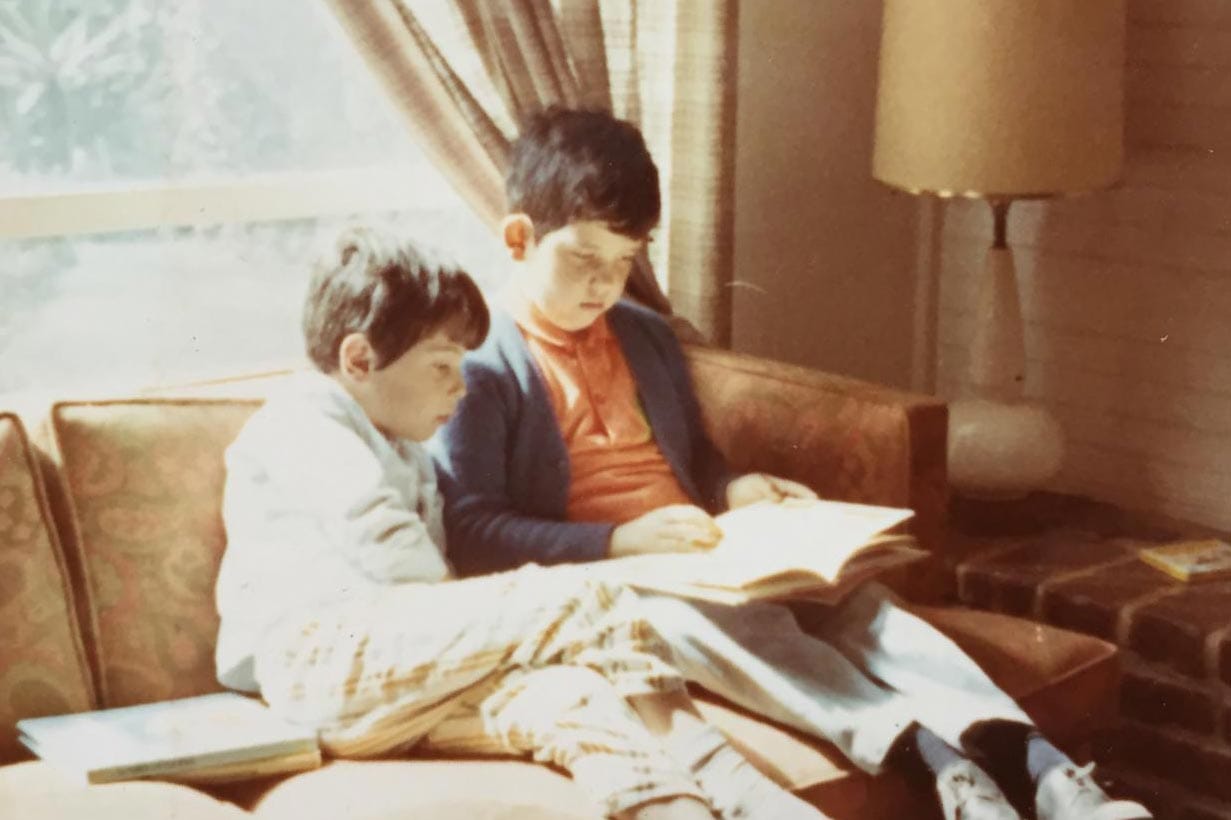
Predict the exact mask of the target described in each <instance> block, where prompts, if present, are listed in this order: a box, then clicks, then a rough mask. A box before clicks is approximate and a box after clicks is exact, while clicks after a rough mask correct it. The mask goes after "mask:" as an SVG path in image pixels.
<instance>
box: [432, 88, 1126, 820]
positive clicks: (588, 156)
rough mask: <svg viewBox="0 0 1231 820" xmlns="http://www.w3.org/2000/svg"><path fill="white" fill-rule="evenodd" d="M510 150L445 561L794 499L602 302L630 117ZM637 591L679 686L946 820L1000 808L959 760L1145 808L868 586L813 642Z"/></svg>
mask: <svg viewBox="0 0 1231 820" xmlns="http://www.w3.org/2000/svg"><path fill="white" fill-rule="evenodd" d="M511 162H512V164H511V169H510V171H509V175H508V181H507V189H508V190H507V193H508V212H509V214H508V216H507V217H506V218H505V220H504V223H503V236H504V242H505V245H506V246H507V247H508V249H509V252H510V254H511V256H512V258H513V259H514V260H515V261H516V262H517V263H518V267H519V270H518V271H517V273H516V274H515V276H514V279H513V282H512V283H511V285H512V286H511V287H510V289H509V293H508V294H507V296H506V297H505V298H504V299H503V305H502V307H503V311H501V312H498V313H497V314H496V315H495V316H493V326H492V333H491V335H490V336H489V337H488V339H487V341H486V342H485V344H484V345H483V346H481V347H480V348H479V349H478V350H477V351H475V352H474V353H473V354H470V355H469V356H468V357H467V360H466V362H465V365H464V373H465V378H466V384H467V390H468V393H467V396H466V398H465V399H464V400H463V401H462V403H461V404H460V406H459V408H458V412H457V413H456V415H455V416H454V417H453V419H452V420H451V421H450V423H449V424H448V425H447V426H446V427H445V428H443V430H442V432H441V435H440V436H439V437H438V441H437V442H436V444H435V453H434V454H435V455H436V457H437V467H438V471H439V473H440V476H441V480H442V483H443V486H444V489H445V495H446V497H447V498H448V508H447V513H446V526H447V530H448V533H449V549H450V552H449V555H450V557H451V559H452V560H453V561H454V563H455V565H456V566H457V567H458V568H459V570H461V571H462V572H464V573H468V574H473V573H483V572H492V571H496V570H504V569H508V568H510V567H516V566H520V565H522V564H525V563H527V562H537V563H539V564H560V563H570V562H585V561H594V560H600V559H603V558H607V557H613V556H621V555H628V554H634V553H639V552H652V551H688V550H697V549H706V548H708V547H710V546H712V545H713V544H714V543H715V541H716V539H717V537H718V535H719V533H718V530H717V527H716V525H715V523H714V521H713V519H712V518H711V517H710V513H711V512H717V511H719V510H721V509H724V508H727V507H737V506H741V505H743V504H748V503H753V502H755V501H760V500H779V499H782V498H785V497H808V496H811V495H812V493H811V492H810V491H809V490H808V489H807V488H805V487H802V486H800V485H798V484H795V483H793V482H789V481H785V480H783V479H781V478H777V477H774V476H769V475H763V474H752V475H743V476H732V475H730V474H729V473H728V471H727V469H726V467H725V465H724V462H723V460H722V458H721V456H720V455H719V454H718V452H717V451H716V450H715V448H714V446H713V445H712V443H711V442H710V441H709V439H708V438H707V436H706V434H705V431H704V429H703V427H702V424H701V419H700V414H699V411H698V406H697V401H696V397H695V395H694V393H693V389H692V386H691V383H690V379H689V373H688V369H687V367H686V364H685V360H684V357H683V354H682V351H681V349H680V347H679V345H678V344H677V342H676V339H675V338H674V336H673V335H672V333H671V331H670V330H669V328H668V326H667V324H666V323H665V322H664V321H663V320H662V319H661V318H660V317H659V316H657V315H656V314H653V313H652V312H650V311H648V310H646V309H643V308H639V307H637V306H634V305H633V304H631V303H628V302H624V301H620V297H621V292H622V289H623V287H624V283H625V281H626V279H627V277H628V274H629V271H630V269H631V265H632V260H633V259H634V257H635V256H636V255H637V254H638V252H640V251H641V249H642V248H643V246H644V244H645V242H646V241H647V238H648V233H649V231H650V229H651V228H652V227H653V226H654V225H655V224H656V223H657V221H658V213H659V199H658V173H657V170H656V169H655V166H654V164H653V161H652V160H651V159H650V157H649V153H648V151H647V149H646V147H645V143H644V141H643V140H642V139H641V136H640V134H639V133H638V132H637V130H636V128H635V127H633V126H632V125H630V124H628V123H626V122H622V121H619V120H617V119H615V118H613V117H611V116H610V115H608V114H605V113H600V112H590V111H570V110H565V109H559V108H556V109H550V110H548V111H546V112H545V113H543V114H541V115H539V116H538V117H537V118H536V119H534V120H533V121H532V122H531V123H529V125H528V126H527V128H526V130H525V131H524V132H523V134H522V136H521V137H520V138H519V139H518V140H517V142H516V143H515V144H514V146H513V151H512V160H511ZM642 600H643V605H644V606H645V611H646V613H647V614H648V616H649V620H650V621H651V623H652V624H653V625H654V626H655V628H656V629H657V630H658V631H659V632H660V633H661V634H663V635H664V636H665V637H666V638H667V640H668V642H669V643H670V644H671V646H672V649H673V650H674V651H675V654H676V665H677V666H678V667H679V668H680V670H681V671H682V672H683V673H684V674H685V676H686V677H688V678H689V679H691V680H694V681H696V682H698V683H701V684H702V685H704V686H705V687H707V688H708V689H710V690H712V691H714V692H716V693H718V694H720V695H723V696H724V697H726V698H728V699H730V700H733V701H735V702H736V703H739V704H740V705H742V706H744V707H746V708H749V709H751V710H754V711H757V712H760V713H762V714H764V715H766V716H768V717H771V718H774V719H776V720H779V721H782V722H785V723H788V724H790V725H793V726H795V727H797V728H799V729H801V730H803V731H806V732H809V733H812V734H815V735H818V736H820V737H822V738H825V739H827V740H829V741H831V742H833V743H835V744H836V745H837V746H838V747H839V748H841V749H842V750H843V751H844V752H845V753H846V754H847V755H848V756H849V757H850V758H851V759H852V760H853V761H854V762H855V763H857V764H858V765H859V766H861V767H862V768H864V769H866V770H868V771H870V772H875V771H877V770H879V769H880V768H881V767H882V766H884V765H885V764H886V763H887V762H888V761H891V760H894V761H902V762H904V763H905V762H906V761H908V760H909V761H911V762H912V763H913V765H914V766H915V767H916V768H918V769H920V770H922V771H925V772H926V773H927V774H928V776H929V777H930V778H931V779H932V780H933V781H934V782H935V786H936V790H937V793H938V797H939V799H940V803H941V806H942V808H943V811H944V814H945V817H946V818H949V820H956V818H962V820H1015V818H1018V816H1019V815H1018V813H1017V810H1015V809H1014V808H1013V806H1012V805H1011V804H1010V802H1009V801H1008V800H1007V799H1006V798H1005V795H1004V793H1003V792H1002V790H1001V788H1000V787H999V786H998V785H997V782H996V781H995V780H993V778H992V777H991V776H989V774H988V773H987V771H985V768H984V767H981V766H979V765H976V763H975V762H974V758H980V759H981V760H983V761H984V762H985V765H986V767H987V768H988V769H993V770H994V771H996V773H997V775H998V776H999V777H1000V779H1001V781H1002V782H1004V783H1006V784H1009V783H1010V781H1014V780H1016V781H1018V783H1019V785H1021V786H1023V787H1024V788H1023V790H1024V791H1025V795H1024V799H1022V800H1020V801H1019V802H1022V803H1030V804H1031V805H1030V807H1029V809H1030V810H1033V811H1035V812H1037V816H1038V817H1039V818H1042V819H1043V820H1077V819H1078V818H1083V819H1085V820H1089V819H1091V818H1093V819H1095V820H1125V819H1126V818H1147V817H1149V816H1150V815H1149V813H1148V812H1147V811H1146V810H1145V809H1144V808H1143V807H1142V806H1140V805H1138V804H1136V803H1132V802H1128V801H1115V800H1111V799H1110V798H1108V797H1107V796H1106V795H1105V794H1104V793H1103V792H1102V790H1101V789H1099V788H1098V786H1096V785H1095V784H1094V783H1093V781H1092V780H1091V778H1090V776H1089V770H1088V769H1079V768H1077V767H1076V766H1074V764H1073V763H1072V761H1070V760H1069V759H1068V758H1067V757H1066V756H1065V755H1064V754H1063V753H1062V752H1060V751H1059V750H1058V749H1056V748H1055V747H1054V746H1053V745H1052V744H1050V743H1049V742H1048V741H1047V740H1046V739H1044V738H1043V737H1042V736H1041V735H1040V734H1039V733H1038V732H1037V730H1036V729H1035V728H1034V727H1033V725H1032V724H1031V723H1030V720H1029V718H1028V717H1027V716H1026V715H1025V713H1024V712H1022V711H1021V709H1020V708H1019V707H1018V706H1017V705H1016V704H1015V703H1014V702H1013V701H1012V699H1010V698H1009V697H1008V696H1007V695H1005V694H1004V693H1003V692H1002V691H1001V690H1000V689H998V688H997V687H996V686H995V684H994V683H993V682H992V681H991V680H990V679H989V678H988V677H987V676H986V675H985V674H984V673H983V672H982V671H981V670H980V669H979V668H978V666H977V665H976V664H975V663H974V662H973V661H972V660H971V659H970V658H969V657H968V656H966V655H965V654H964V653H963V652H962V651H961V650H960V649H959V648H958V647H957V646H956V645H955V644H954V643H953V642H952V641H950V640H949V639H948V638H946V637H944V636H943V635H942V634H941V633H939V632H938V631H937V630H936V629H934V628H933V627H931V626H930V625H928V624H927V623H925V622H924V621H922V620H920V619H919V618H916V617H915V616H913V615H911V614H910V613H908V612H906V611H905V610H904V609H902V608H901V607H899V606H897V604H896V603H895V602H894V600H893V598H892V597H891V594H890V593H889V592H888V591H887V590H885V589H884V588H883V587H881V586H879V585H876V584H869V585H866V586H864V587H863V588H862V589H860V590H858V591H857V592H856V593H854V594H852V595H851V596H850V597H848V598H847V599H846V600H845V601H843V602H842V603H840V604H838V605H835V606H833V607H832V608H830V609H829V610H828V611H826V612H825V613H824V617H823V618H822V619H821V622H820V624H819V626H818V627H817V628H816V629H815V630H813V633H812V634H808V633H805V632H804V631H803V630H802V629H801V628H800V626H799V624H798V623H797V621H796V620H795V618H794V617H793V615H792V614H791V612H790V611H789V610H788V609H786V608H784V607H782V606H779V605H774V604H752V605H746V606H741V607H721V606H713V605H706V604H701V603H692V602H687V601H684V600H680V599H675V598H669V597H663V596H649V595H646V596H643V597H642ZM1005 770H1007V771H1005ZM1010 791H1013V789H1010Z"/></svg>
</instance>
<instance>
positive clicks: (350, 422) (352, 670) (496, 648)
mask: <svg viewBox="0 0 1231 820" xmlns="http://www.w3.org/2000/svg"><path fill="white" fill-rule="evenodd" d="M303 329H304V336H305V341H306V343H307V349H308V355H309V357H310V358H311V360H312V361H313V363H314V364H315V366H316V368H317V372H315V373H309V374H304V375H303V377H302V378H300V379H299V380H298V381H297V382H296V383H295V384H294V385H293V386H292V387H291V388H290V389H289V390H287V391H286V392H285V393H284V394H283V395H280V396H277V397H274V398H271V399H270V401H269V402H267V403H266V405H265V406H264V407H263V408H262V409H260V410H258V411H257V412H256V413H255V414H254V415H253V416H252V417H251V419H250V420H249V421H248V423H247V424H246V425H245V427H244V428H243V430H242V431H241V432H240V434H239V436H238V437H237V438H236V440H235V442H234V443H233V444H232V445H231V446H230V448H229V449H228V450H227V453H226V463H227V478H226V489H225V496H224V506H223V518H224V522H225V525H226V531H227V538H228V543H227V547H226V552H225V554H224V556H223V560H222V568H221V572H220V575H219V578H218V582H217V604H218V611H219V613H220V615H221V626H220V629H219V636H218V646H217V667H218V677H219V680H220V681H222V683H223V684H225V685H227V686H229V687H232V688H235V689H240V690H243V691H249V692H259V693H260V694H261V695H262V696H263V697H264V698H265V699H266V700H267V701H268V702H269V704H270V706H271V707H272V708H273V709H275V710H276V711H278V712H280V713H282V714H283V715H285V716H287V717H288V718H290V719H292V720H294V721H296V722H299V723H303V724H307V725H311V726H313V727H315V728H316V729H318V730H319V733H320V737H321V740H322V743H323V745H324V746H325V748H326V750H327V751H330V752H332V753H334V754H337V755H343V756H370V755H376V754H383V753H388V752H391V751H396V750H399V749H403V748H405V747H407V746H409V745H411V744H413V743H415V742H417V741H420V740H422V741H423V742H424V744H425V745H427V746H428V747H430V748H435V749H438V750H444V751H450V752H479V753H527V752H530V753H533V754H534V756H535V757H536V759H538V760H541V761H548V762H553V763H556V764H558V765H560V766H562V767H564V768H565V769H567V770H569V771H570V772H571V773H572V775H573V777H574V779H575V780H577V781H578V783H579V784H580V785H582V786H583V788H585V789H586V790H587V791H588V793H589V794H590V796H591V797H592V798H593V799H594V800H595V802H596V803H597V804H598V805H599V806H600V807H601V808H602V809H603V811H604V813H605V814H607V815H611V816H618V817H635V818H638V820H651V818H660V820H666V818H674V819H675V820H690V819H691V820H702V818H712V816H713V815H712V814H711V812H710V808H709V805H708V802H709V801H708V791H707V781H708V780H709V779H712V778H713V777H716V776H717V775H716V774H715V773H714V769H713V767H711V768H710V770H709V771H708V772H707V771H702V770H699V769H698V768H697V767H696V766H694V765H692V764H694V763H696V759H695V758H696V757H697V756H698V755H701V754H704V755H708V756H710V757H714V758H715V759H727V758H729V757H730V756H733V755H735V752H734V751H733V750H732V749H731V748H730V747H729V745H727V744H726V742H725V740H724V739H723V738H722V737H721V735H719V733H718V732H717V730H715V729H713V728H712V727H709V726H706V725H705V724H704V723H703V721H702V720H701V719H700V717H699V715H698V714H697V713H696V711H695V709H693V708H692V706H691V701H689V700H688V698H687V695H686V693H685V691H684V689H683V681H682V680H681V679H680V677H679V676H678V674H677V673H676V672H675V671H674V669H672V668H671V666H670V665H669V657H670V654H669V652H668V651H667V650H666V649H665V647H664V646H663V645H662V643H661V641H660V639H659V638H658V636H657V635H656V634H655V633H654V632H653V631H652V629H650V628H649V627H648V625H647V624H646V623H645V622H644V620H642V619H641V618H640V617H639V616H638V614H637V613H638V608H637V603H636V600H635V598H634V597H633V596H632V593H630V592H628V591H626V590H623V589H622V588H620V587H618V586H608V585H604V584H601V583H595V582H593V581H589V580H587V579H585V578H584V577H583V576H582V574H580V573H578V572H576V571H572V570H569V569H566V568H565V569H553V570H545V569H542V568H537V567H532V568H527V569H525V570H519V571H517V572H512V573H506V574H503V575H497V576H492V577H490V578H481V579H472V580H466V581H455V580H453V577H454V576H453V573H452V571H451V569H450V567H449V565H448V562H447V561H446V560H445V554H444V533H443V526H442V519H441V515H442V511H441V499H440V497H439V495H438V493H437V489H436V479H435V474H434V471H433V469H432V464H431V461H430V460H429V458H428V457H427V455H426V452H425V451H424V449H423V446H422V444H421V442H422V441H423V440H424V439H426V438H428V437H429V436H431V435H432V434H433V433H434V432H435V431H436V429H437V428H438V427H439V426H440V425H441V424H442V423H443V422H444V421H445V420H446V419H447V418H448V417H449V415H450V414H451V413H452V412H453V409H454V406H455V405H456V403H457V401H458V399H459V398H461V396H462V394H463V393H464V386H463V383H462V379H461V375H460V366H461V359H462V354H463V353H464V352H465V350H467V349H468V348H473V347H475V346H476V345H478V344H479V343H480V342H481V341H482V339H483V338H484V336H485V335H486V333H487V330H488V313H487V308H486V306H485V304H484V301H483V298H482V296H481V295H480V293H479V291H478V289H477V288H476V287H475V284H474V282H472V281H471V279H470V278H469V277H468V276H467V275H466V274H465V273H463V272H461V271H459V270H455V269H453V268H451V267H449V266H447V265H443V264H441V263H439V262H437V261H435V260H433V259H431V258H430V257H428V256H426V255H425V254H424V253H423V252H422V251H420V250H419V249H417V248H416V247H415V246H413V245H411V244H409V243H407V242H405V241H403V240H400V239H397V238H395V237H391V236H387V235H383V234H380V233H377V232H375V231H371V230H364V229H355V230H350V231H348V232H346V233H344V234H343V235H342V236H341V238H340V239H339V240H338V241H337V243H336V244H335V246H334V247H333V248H332V250H331V251H330V252H329V253H328V254H326V256H325V257H324V258H323V260H322V262H321V264H320V266H319V267H318V269H317V271H316V273H315V275H314V277H313V279H312V282H311V284H310V287H309V291H308V297H307V303H306V305H305V310H304V320H303ZM630 707H631V708H630ZM682 755H688V757H686V758H685V757H682ZM782 796H783V800H786V801H790V800H794V798H792V797H791V796H790V795H788V794H786V793H785V792H782ZM750 816H755V815H750ZM764 816H767V817H768V815H764ZM791 816H795V817H800V818H804V817H817V816H818V815H817V814H816V813H815V812H811V813H808V814H803V813H798V812H797V813H795V814H794V815H791Z"/></svg>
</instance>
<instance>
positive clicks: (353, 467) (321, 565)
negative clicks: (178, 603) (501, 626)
mask: <svg viewBox="0 0 1231 820" xmlns="http://www.w3.org/2000/svg"><path fill="white" fill-rule="evenodd" d="M226 468H227V475H226V488H225V491H224V496H223V508H222V515H223V521H224V523H225V525H226V532H227V547H226V552H225V553H224V554H223V558H222V567H221V569H220V571H219V576H218V583H217V587H216V590H215V598H216V602H217V606H218V613H219V615H220V616H221V619H222V620H221V624H220V626H219V631H218V646H217V650H216V656H215V660H216V664H217V670H218V679H219V681H220V682H221V683H222V684H223V685H225V686H229V687H232V688H235V689H243V690H247V691H256V690H257V688H258V687H257V682H256V680H255V679H254V677H253V670H252V658H253V654H254V652H255V650H256V648H257V646H258V644H259V642H260V641H261V640H262V638H263V637H264V635H265V633H266V631H267V630H268V629H269V627H270V626H272V625H273V624H274V623H275V622H276V621H278V620H279V619H280V618H282V617H284V616H286V615H288V614H293V613H302V612H310V611H311V610H312V608H315V607H320V606H327V605H329V604H331V603H336V602H340V601H344V600H348V599H352V598H354V597H362V596H364V595H365V594H366V593H367V592H370V591H371V590H372V589H373V588H374V587H378V586H383V585H388V584H394V583H405V582H416V581H418V582H434V581H441V580H444V579H446V578H449V577H450V576H451V573H450V568H449V565H448V563H447V562H446V560H445V558H444V543H445V541H444V526H443V521H442V515H441V507H442V502H441V498H440V495H439V493H438V492H437V489H436V475H435V471H434V469H433V467H432V462H431V459H430V457H429V456H428V455H427V453H426V452H425V451H424V449H423V447H422V446H421V445H420V444H419V443H417V442H414V441H409V440H404V439H399V440H390V439H388V438H386V437H385V436H384V435H383V434H382V433H381V432H380V431H379V430H377V429H376V427H375V426H374V425H373V424H372V422H371V421H370V420H369V419H368V417H367V415H366V414H365V413H364V411H363V409H362V408H361V407H360V406H359V404H358V403H357V402H356V401H355V400H354V399H353V398H352V397H351V396H350V394H348V393H347V392H346V390H345V389H343V388H342V386H341V385H340V384H338V383H337V382H336V381H334V380H333V379H332V378H329V377H328V376H325V375H323V374H320V373H305V374H302V375H299V376H296V377H295V379H293V380H292V383H290V384H289V385H288V386H287V388H286V389H285V390H284V391H280V392H279V394H278V395H277V396H274V397H271V398H270V399H269V401H268V402H266V404H265V406H264V407H262V408H261V409H260V410H258V411H257V412H256V413H254V414H253V415H252V417H251V418H250V419H249V421H248V423H247V424H246V425H245V426H244V428H243V430H241V431H240V434H239V436H238V437H237V438H236V439H235V441H234V442H233V443H232V444H231V446H230V447H229V448H228V449H227V452H226Z"/></svg>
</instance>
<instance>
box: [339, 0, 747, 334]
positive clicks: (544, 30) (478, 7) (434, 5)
mask: <svg viewBox="0 0 1231 820" xmlns="http://www.w3.org/2000/svg"><path fill="white" fill-rule="evenodd" d="M737 1H738V0H327V3H328V5H329V6H330V7H331V8H332V10H333V12H334V14H335V15H336V16H337V17H338V19H339V20H340V21H341V23H342V26H343V28H344V29H345V31H346V32H347V33H348V35H349V36H350V38H351V40H352V41H353V42H354V43H355V45H356V47H357V48H358V49H359V51H360V53H361V54H362V55H363V57H364V58H365V60H366V61H367V62H368V64H369V65H370V66H371V68H372V70H373V71H374V72H375V73H376V74H377V76H378V77H379V78H380V80H381V81H382V85H383V86H384V87H385V89H386V90H387V91H388V92H389V94H390V96H391V98H392V99H393V101H394V102H395V104H396V105H397V107H398V109H399V111H400V112H401V113H402V114H403V116H404V117H405V120H406V122H407V125H408V127H409V128H410V129H411V131H412V133H413V135H414V137H415V139H416V140H417V141H418V142H419V144H420V145H421V146H423V148H424V150H425V152H426V153H427V155H428V156H429V158H430V159H431V160H432V161H433V162H434V163H435V164H436V166H437V167H438V168H440V170H441V171H442V172H443V173H444V174H445V176H446V177H447V178H448V179H449V180H450V181H451V182H452V183H453V185H454V186H455V187H456V188H457V190H458V191H459V192H460V193H461V195H462V196H463V197H464V198H465V199H466V200H467V201H468V202H469V203H470V204H471V206H472V207H474V208H475V209H476V211H477V212H478V213H479V215H480V216H481V217H482V218H483V219H484V220H485V221H487V222H488V223H490V224H491V225H492V226H493V229H494V228H495V226H496V224H497V223H498V221H499V219H500V218H501V217H502V216H503V208H504V183H503V179H504V169H505V165H506V161H507V155H508V150H509V145H510V142H511V140H512V139H513V138H514V137H515V135H516V124H517V123H518V122H520V121H521V119H522V117H523V116H524V115H525V114H527V113H529V112H531V111H534V110H536V109H538V108H541V107H543V106H545V105H547V104H550V103H561V104H564V105H568V106H584V107H592V108H593V107H597V108H604V109H607V110H610V111H612V112H613V113H614V114H615V115H616V116H619V117H621V118H624V119H628V120H631V121H632V122H634V123H636V124H637V125H638V126H639V127H640V128H641V130H642V133H643V134H644V135H645V138H646V142H647V144H648V145H649V148H650V151H651V153H652V154H653V155H654V159H655V162H656V163H657V164H658V167H659V172H660V175H661V179H662V186H663V191H662V194H663V222H662V225H661V226H660V228H659V230H658V232H657V234H656V236H655V241H654V242H653V243H652V244H651V247H650V251H649V254H648V255H647V257H646V258H645V259H643V260H641V264H639V265H638V269H637V271H636V272H635V273H634V275H633V277H632V278H631V279H630V282H629V294H630V295H631V296H633V297H634V298H636V299H638V300H640V301H642V302H644V303H646V304H648V305H650V306H651V307H654V308H656V309H657V310H659V311H661V312H663V313H667V314H671V313H673V312H674V313H675V314H676V315H677V316H679V317H683V318H685V319H687V320H689V321H690V322H692V323H693V324H695V326H696V327H697V328H699V330H700V332H701V334H702V335H703V336H704V337H706V338H708V340H710V341H711V342H713V343H715V344H719V345H723V346H725V345H727V344H729V341H730V333H731V293H730V282H731V279H732V245H733V239H734V237H733V213H732V189H733V181H734V168H733V165H734V148H735V146H734V130H735V129H734V115H735V104H734V103H735V101H734V91H735V22H736V16H735V15H736V3H737ZM655 271H657V275H656V274H655ZM673 309H674V310H673Z"/></svg>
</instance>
